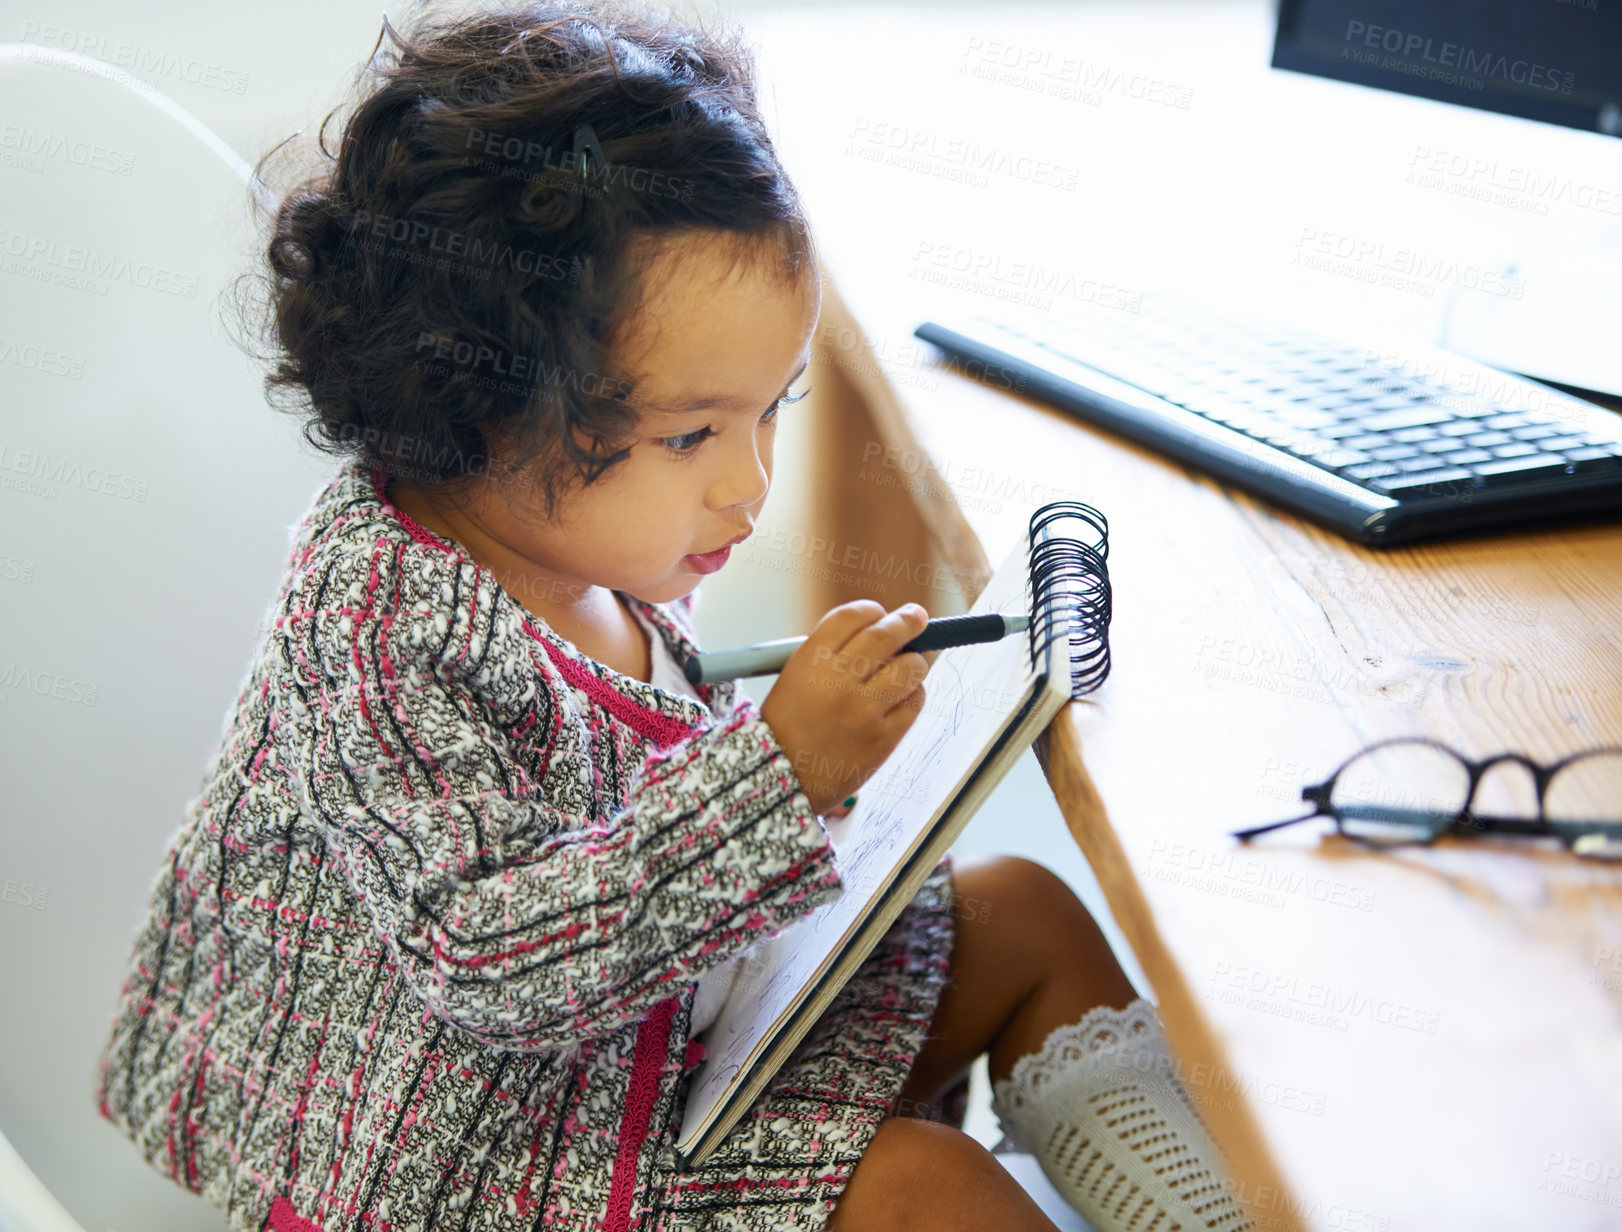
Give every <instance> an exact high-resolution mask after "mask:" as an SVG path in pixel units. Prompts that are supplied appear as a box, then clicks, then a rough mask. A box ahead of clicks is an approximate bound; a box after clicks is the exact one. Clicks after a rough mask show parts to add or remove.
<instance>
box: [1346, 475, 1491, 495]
mask: <svg viewBox="0 0 1622 1232" xmlns="http://www.w3.org/2000/svg"><path fill="white" fill-rule="evenodd" d="M1474 478H1475V476H1474V475H1472V474H1471V473H1470V472H1469V471H1465V470H1457V469H1452V470H1440V471H1423V472H1421V473H1420V474H1417V475H1393V476H1390V477H1389V478H1385V479H1373V480H1370V481H1369V487H1371V488H1374V489H1376V490H1377V491H1380V492H1385V493H1387V494H1389V495H1393V496H1395V495H1400V494H1402V493H1405V492H1407V493H1413V492H1415V491H1416V490H1417V489H1423V488H1429V487H1437V488H1441V489H1443V490H1442V491H1441V492H1438V493H1436V495H1439V496H1457V495H1458V492H1459V487H1458V485H1460V484H1465V485H1468V484H1469V483H1470V481H1471V480H1473V479H1474Z"/></svg>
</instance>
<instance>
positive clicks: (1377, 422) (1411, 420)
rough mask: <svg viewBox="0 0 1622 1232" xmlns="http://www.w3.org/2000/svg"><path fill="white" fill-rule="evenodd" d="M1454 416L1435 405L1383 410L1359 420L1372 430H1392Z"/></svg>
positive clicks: (1444, 420) (1439, 421)
mask: <svg viewBox="0 0 1622 1232" xmlns="http://www.w3.org/2000/svg"><path fill="white" fill-rule="evenodd" d="M1452 418H1453V416H1452V415H1451V414H1450V413H1449V412H1447V411H1445V410H1442V409H1441V408H1440V407H1435V406H1415V407H1409V408H1407V409H1405V410H1400V411H1382V412H1381V413H1380V414H1378V415H1369V416H1367V417H1366V418H1364V419H1361V420H1359V421H1358V422H1359V423H1361V424H1362V425H1363V426H1364V427H1365V428H1367V429H1368V430H1369V431H1370V432H1391V431H1393V430H1395V429H1397V428H1417V427H1419V426H1421V425H1422V424H1439V423H1446V422H1447V421H1448V420H1450V419H1452Z"/></svg>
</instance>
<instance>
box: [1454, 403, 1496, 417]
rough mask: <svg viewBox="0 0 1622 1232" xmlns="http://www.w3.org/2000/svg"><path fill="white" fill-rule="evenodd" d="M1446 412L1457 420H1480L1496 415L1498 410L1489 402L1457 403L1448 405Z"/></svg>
mask: <svg viewBox="0 0 1622 1232" xmlns="http://www.w3.org/2000/svg"><path fill="white" fill-rule="evenodd" d="M1448 410H1450V411H1452V412H1453V415H1454V417H1455V418H1458V419H1474V420H1478V421H1479V420H1482V419H1485V418H1487V417H1488V416H1489V415H1496V414H1498V408H1497V407H1496V406H1494V405H1493V404H1492V403H1490V402H1459V401H1455V402H1452V403H1449V404H1448Z"/></svg>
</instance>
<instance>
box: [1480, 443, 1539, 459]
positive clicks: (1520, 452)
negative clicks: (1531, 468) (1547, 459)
mask: <svg viewBox="0 0 1622 1232" xmlns="http://www.w3.org/2000/svg"><path fill="white" fill-rule="evenodd" d="M1492 452H1493V456H1494V457H1499V458H1527V457H1531V456H1532V455H1533V454H1535V453H1542V452H1543V451H1542V450H1540V449H1539V448H1538V447H1537V446H1536V445H1525V444H1522V443H1520V442H1518V441H1517V442H1516V443H1515V444H1513V445H1499V446H1497V447H1496V448H1494V449H1493V451H1492Z"/></svg>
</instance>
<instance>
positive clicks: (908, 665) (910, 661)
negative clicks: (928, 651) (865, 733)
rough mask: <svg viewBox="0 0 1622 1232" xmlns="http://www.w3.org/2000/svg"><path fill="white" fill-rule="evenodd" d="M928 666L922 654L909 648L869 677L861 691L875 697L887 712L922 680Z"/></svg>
mask: <svg viewBox="0 0 1622 1232" xmlns="http://www.w3.org/2000/svg"><path fill="white" fill-rule="evenodd" d="M928 668H929V664H928V663H927V662H926V661H925V660H924V656H923V655H921V654H919V653H918V652H917V651H916V650H909V651H908V652H907V653H906V654H904V655H900V656H898V657H896V658H894V659H891V660H890V661H889V663H887V664H885V665H884V667H882V668H881V669H880V670H879V671H877V672H875V673H874V674H873V675H872V676H871V677H869V678H868V679H867V680H866V681H865V682H864V683H863V685H862V692H863V693H864V694H866V695H868V696H870V697H873V698H875V699H877V700H878V702H879V703H880V705H881V706H882V707H883V710H884V713H886V714H888V713H889V712H890V711H892V710H894V709H895V708H896V706H897V705H898V704H900V702H901V701H902V700H903V699H904V698H905V697H907V696H908V694H910V693H912V692H913V690H914V689H916V688H917V687H918V686H919V685H920V684H921V683H922V682H923V679H924V675H925V673H926V672H927V671H928Z"/></svg>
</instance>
